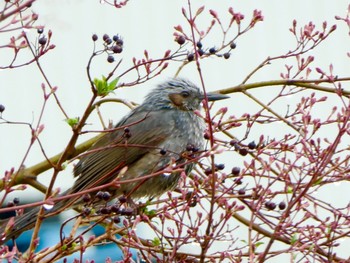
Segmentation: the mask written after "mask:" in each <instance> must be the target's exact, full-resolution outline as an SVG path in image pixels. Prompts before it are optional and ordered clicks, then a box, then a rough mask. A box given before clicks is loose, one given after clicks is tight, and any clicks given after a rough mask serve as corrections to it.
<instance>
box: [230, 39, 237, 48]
mask: <svg viewBox="0 0 350 263" xmlns="http://www.w3.org/2000/svg"><path fill="white" fill-rule="evenodd" d="M230 48H231V49H235V48H236V43H235V42H233V41H232V42H231V44H230Z"/></svg>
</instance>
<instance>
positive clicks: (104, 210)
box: [100, 206, 111, 215]
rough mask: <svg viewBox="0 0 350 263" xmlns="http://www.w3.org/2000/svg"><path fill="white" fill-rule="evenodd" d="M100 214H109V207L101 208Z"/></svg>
mask: <svg viewBox="0 0 350 263" xmlns="http://www.w3.org/2000/svg"><path fill="white" fill-rule="evenodd" d="M100 213H101V214H102V215H108V214H110V213H111V209H110V208H109V207H107V206H105V207H102V208H101V209H100Z"/></svg>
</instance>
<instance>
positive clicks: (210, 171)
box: [204, 167, 213, 175]
mask: <svg viewBox="0 0 350 263" xmlns="http://www.w3.org/2000/svg"><path fill="white" fill-rule="evenodd" d="M212 172H213V171H212V169H211V167H208V168H207V169H205V170H204V173H205V174H206V175H210V174H212Z"/></svg>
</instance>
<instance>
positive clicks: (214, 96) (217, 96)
mask: <svg viewBox="0 0 350 263" xmlns="http://www.w3.org/2000/svg"><path fill="white" fill-rule="evenodd" d="M229 97H230V96H227V95H224V94H220V93H207V98H208V101H215V100H224V99H227V98H229ZM203 99H205V97H204V95H203Z"/></svg>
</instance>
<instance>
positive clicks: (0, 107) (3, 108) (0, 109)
mask: <svg viewBox="0 0 350 263" xmlns="http://www.w3.org/2000/svg"><path fill="white" fill-rule="evenodd" d="M4 110H5V106H4V105H2V104H0V113H2V112H3V111H4Z"/></svg>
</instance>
